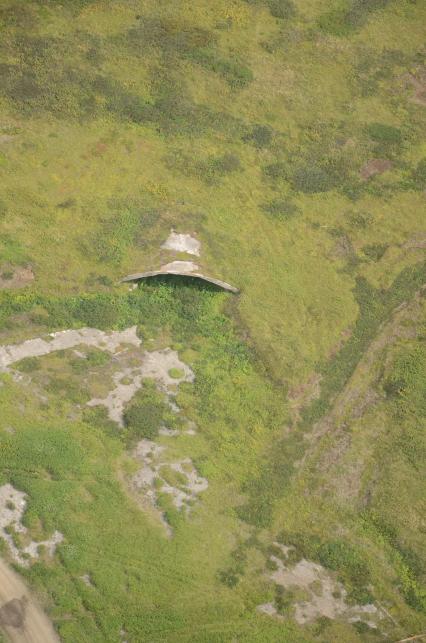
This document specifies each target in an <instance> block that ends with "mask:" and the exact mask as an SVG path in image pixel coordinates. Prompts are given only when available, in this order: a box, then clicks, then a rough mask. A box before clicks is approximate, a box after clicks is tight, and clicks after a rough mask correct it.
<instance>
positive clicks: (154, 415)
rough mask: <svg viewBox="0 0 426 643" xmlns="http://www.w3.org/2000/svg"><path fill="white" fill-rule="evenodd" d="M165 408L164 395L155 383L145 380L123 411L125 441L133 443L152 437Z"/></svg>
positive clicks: (155, 432) (159, 424)
mask: <svg viewBox="0 0 426 643" xmlns="http://www.w3.org/2000/svg"><path fill="white" fill-rule="evenodd" d="M167 410H168V409H167V405H166V402H165V400H164V397H163V396H162V395H161V394H160V393H159V392H158V391H157V389H156V388H155V385H154V384H151V383H148V382H145V384H144V386H143V387H142V389H141V390H140V391H138V393H137V394H136V395H135V396H134V398H133V400H132V401H131V403H130V405H129V406H128V407H127V408H126V410H125V411H124V415H123V419H124V425H125V439H126V441H127V442H129V443H134V442H137V441H138V440H140V439H141V438H147V439H149V440H152V439H154V438H155V437H156V436H157V435H158V431H159V429H160V428H161V425H162V424H163V423H164V421H165V419H166V417H167Z"/></svg>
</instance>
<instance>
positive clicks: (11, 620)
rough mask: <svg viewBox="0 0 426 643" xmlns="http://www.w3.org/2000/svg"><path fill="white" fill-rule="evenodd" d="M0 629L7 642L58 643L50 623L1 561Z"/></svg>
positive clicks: (22, 584)
mask: <svg viewBox="0 0 426 643" xmlns="http://www.w3.org/2000/svg"><path fill="white" fill-rule="evenodd" d="M0 628H1V629H2V630H3V631H4V633H5V634H6V636H7V637H8V639H9V640H10V641H11V643H59V637H58V635H57V634H56V632H55V630H54V629H53V626H52V624H51V623H50V621H49V619H48V618H47V616H46V615H45V614H44V612H43V611H42V609H41V608H40V606H39V605H38V604H37V602H36V601H35V600H34V598H33V597H32V596H31V595H30V594H29V592H28V590H27V588H26V587H25V585H24V583H23V581H22V580H21V579H20V578H19V576H18V575H17V574H15V573H14V572H13V571H12V570H11V569H9V568H8V566H7V565H6V564H5V563H4V562H3V561H2V560H0Z"/></svg>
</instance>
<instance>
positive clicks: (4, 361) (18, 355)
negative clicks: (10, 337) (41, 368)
mask: <svg viewBox="0 0 426 643" xmlns="http://www.w3.org/2000/svg"><path fill="white" fill-rule="evenodd" d="M47 337H48V338H47V339H42V338H41V337H36V338H35V339H27V340H26V341H24V342H21V343H20V344H10V345H9V346H0V372H1V371H5V370H7V367H8V366H10V364H13V363H14V362H19V361H20V360H21V359H24V358H26V357H41V356H42V355H48V354H49V353H52V352H54V351H59V350H66V349H67V348H74V347H75V346H79V345H80V344H84V345H85V346H92V347H93V348H99V349H100V350H104V351H108V352H109V353H115V352H116V350H117V348H118V347H119V346H120V345H121V344H131V345H133V346H140V344H141V340H140V339H139V337H138V336H137V334H136V326H132V327H130V328H127V329H126V330H122V331H111V332H110V333H105V332H104V331H102V330H98V329H97V328H80V329H79V330H61V331H59V332H57V333H50V334H49V335H48V336H47Z"/></svg>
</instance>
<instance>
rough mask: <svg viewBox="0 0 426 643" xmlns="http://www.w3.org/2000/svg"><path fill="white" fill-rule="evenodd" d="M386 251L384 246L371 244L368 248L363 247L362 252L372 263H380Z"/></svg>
mask: <svg viewBox="0 0 426 643" xmlns="http://www.w3.org/2000/svg"><path fill="white" fill-rule="evenodd" d="M387 249H388V246H387V245H386V244H381V243H373V244H371V245H369V246H364V247H363V248H362V251H363V253H364V254H365V255H366V256H367V257H368V258H369V259H371V260H372V261H380V259H381V258H382V257H383V255H384V254H385V252H386V250H387Z"/></svg>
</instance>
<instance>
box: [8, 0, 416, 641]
mask: <svg viewBox="0 0 426 643" xmlns="http://www.w3.org/2000/svg"><path fill="white" fill-rule="evenodd" d="M425 21H426V7H425V5H424V3H422V2H420V1H418V2H416V1H412V0H398V1H397V0H373V1H371V2H363V1H362V0H333V2H329V1H328V2H325V0H304V1H303V0H265V1H264V2H263V1H262V0H235V1H233V2H229V0H215V1H214V2H212V1H207V0H197V1H196V2H195V3H194V2H192V3H189V2H186V1H185V0H176V1H175V2H173V3H169V2H163V1H162V2H151V1H150V0H109V1H106V0H105V1H102V0H97V1H91V0H69V1H68V2H62V3H59V2H56V0H32V1H30V0H25V1H23V0H20V1H17V0H1V1H0V36H1V37H0V182H1V183H0V185H1V190H0V226H1V235H0V344H1V345H7V344H11V343H18V342H20V341H22V340H24V339H28V338H31V337H39V336H42V335H44V334H46V333H47V332H50V331H56V330H63V329H67V328H80V327H82V326H90V327H94V328H99V329H104V330H106V331H110V330H113V329H123V328H127V327H129V326H133V325H137V327H138V335H139V337H141V338H142V340H143V346H144V348H145V349H149V350H152V348H153V347H156V348H157V349H163V348H165V347H168V346H171V347H172V348H175V349H176V350H177V351H178V353H179V356H180V358H181V359H182V360H183V361H184V362H185V363H187V364H189V365H190V366H191V368H192V369H193V371H194V373H195V381H194V384H193V385H190V384H184V385H181V386H180V387H179V393H178V397H177V400H178V404H179V406H180V407H181V408H182V412H183V413H184V415H185V417H187V418H188V419H189V420H191V421H193V422H195V424H196V425H197V427H198V432H197V434H196V435H195V436H193V437H189V436H188V435H184V434H183V433H181V434H179V436H178V437H176V439H175V441H174V442H173V445H172V446H170V440H169V439H168V438H166V437H164V436H163V437H161V436H160V437H159V438H158V441H159V444H162V445H165V444H167V445H169V446H168V447H167V448H169V449H170V452H171V453H173V456H174V457H177V458H184V457H187V456H188V455H190V457H191V459H192V461H193V462H194V464H195V465H196V467H197V469H198V471H199V472H200V474H201V475H202V476H204V477H205V478H206V479H207V480H208V481H209V488H208V490H207V491H206V492H205V493H203V494H202V496H201V500H200V501H197V503H196V504H195V505H194V507H193V509H192V512H191V514H190V515H189V516H188V517H186V518H185V517H184V516H183V514H182V513H179V512H177V511H176V510H175V509H173V507H170V506H169V505H168V504H167V499H166V498H162V502H163V503H164V506H163V507H162V508H163V509H164V510H165V512H166V515H167V517H168V520H169V522H170V524H171V526H172V527H173V530H174V536H173V538H172V539H170V540H169V539H167V538H166V536H165V533H164V529H163V528H162V526H161V524H160V523H159V521H158V516H157V517H156V515H155V513H154V512H152V511H151V510H150V509H149V508H147V507H146V506H144V507H142V509H141V507H140V506H138V503H137V502H136V501H135V498H134V497H133V496H132V494H130V493H129V491H128V489H127V487H126V484H125V482H123V481H125V479H126V476H128V475H130V473H131V472H133V470H134V468H135V466H136V465H135V462H134V460H133V459H132V457H131V455H130V454H131V449H132V448H133V446H134V440H133V441H132V439H131V435H130V434H131V431H130V432H125V431H122V430H121V431H120V429H118V427H117V426H116V425H114V424H113V423H112V422H111V421H110V420H108V418H107V416H106V414H105V413H103V412H98V411H99V408H97V407H95V408H94V409H91V408H87V407H86V403H87V401H88V400H89V399H90V396H91V395H96V396H99V395H100V394H101V393H102V395H103V394H104V389H105V386H106V384H105V383H106V382H109V383H110V382H111V378H112V376H113V373H114V368H115V367H116V365H115V363H114V360H113V359H110V358H109V357H108V360H107V359H104V358H103V357H101V358H99V357H96V356H95V357H91V358H90V359H91V360H92V361H90V359H89V361H88V362H87V369H86V371H84V369H83V368H82V367H81V365H79V364H78V363H77V364H76V357H75V355H74V354H73V353H72V351H71V350H68V351H64V352H60V353H57V354H54V355H53V354H51V355H48V356H45V357H40V358H34V359H33V358H30V359H33V361H32V362H31V361H30V362H23V363H22V364H17V365H15V366H14V369H15V368H16V371H17V372H18V373H20V374H21V377H19V376H16V373H15V374H14V372H12V373H10V372H9V373H4V374H1V375H0V377H1V383H2V385H1V387H0V397H1V402H0V404H1V409H2V412H1V414H0V482H1V484H3V483H6V482H10V483H11V484H13V485H14V486H15V487H16V488H18V489H20V490H22V491H25V492H26V493H27V494H28V497H29V501H28V511H27V513H26V514H25V524H26V525H27V526H28V528H29V529H30V533H31V534H32V535H33V536H34V537H36V536H37V538H39V537H40V538H41V536H42V535H43V534H47V533H51V532H52V531H53V530H54V529H59V530H60V531H61V532H62V533H63V534H64V537H65V539H64V543H63V544H61V545H60V546H59V547H58V549H57V552H56V554H55V556H54V558H53V559H52V560H51V559H49V558H48V557H47V556H44V557H42V559H41V560H40V561H39V562H36V563H35V564H34V565H32V566H31V567H30V568H29V569H27V570H24V571H23V573H25V574H26V576H27V577H28V582H29V583H30V584H31V585H32V587H33V588H34V589H35V590H36V591H37V592H38V594H39V596H40V598H41V600H42V601H43V602H44V605H45V607H46V610H47V611H48V613H49V615H50V616H51V618H52V620H53V622H54V624H55V626H56V628H57V629H58V631H59V633H60V635H61V637H62V639H63V640H64V641H66V642H72V643H75V642H77V641H78V642H79V641H90V642H94V641H120V640H128V641H135V642H136V641H170V642H174V641H206V642H207V641H209V642H210V641H218V642H219V641H220V642H222V641H253V642H254V641H257V642H262V643H263V642H264V641H265V642H266V641H271V642H272V641H274V642H275V641H278V640H279V641H288V642H289V643H290V642H291V643H293V642H294V641H300V642H302V641H320V642H323V643H325V642H329V641H333V642H336V643H337V642H338V641H339V642H340V641H348V642H352V641H354V642H355V641H375V640H380V638H382V639H386V638H388V639H390V640H396V639H398V638H403V636H404V635H407V636H408V635H409V634H410V633H411V634H414V633H416V632H420V631H421V630H422V628H423V629H424V628H425V626H426V603H425V601H426V598H425V596H426V593H425V592H426V590H425V584H424V583H425V578H426V569H425V560H424V533H425V523H424V515H425V507H424V495H425V494H424V492H425V489H424V483H423V480H422V475H421V472H422V470H423V469H424V461H425V443H424V435H423V434H424V417H425V408H424V398H423V395H424V387H425V383H426V373H425V353H424V344H423V343H422V340H424V319H425V315H424V306H423V304H422V297H421V294H422V293H423V292H424V291H423V290H422V286H423V285H424V277H425V264H424V248H425V235H426V232H425V230H424V217H423V216H422V211H424V195H425V190H426V146H425V139H424V130H425V118H424V113H425V112H424V110H425V106H426V99H425V88H426V85H425V75H424V74H425V71H424V69H425V68H424V53H425V52H424V44H423V43H424V24H425ZM171 228H174V229H175V230H176V231H178V232H190V233H193V234H196V236H197V238H198V239H199V240H200V241H201V243H202V246H201V247H202V252H201V258H200V261H199V263H200V265H201V266H202V268H203V269H204V270H205V271H206V272H207V273H209V274H212V275H214V276H216V277H218V278H222V279H225V280H226V281H229V282H230V283H232V284H236V285H237V286H238V287H239V288H241V294H240V295H239V296H238V297H232V296H229V295H225V294H223V293H220V292H217V291H216V290H213V289H211V288H209V287H202V286H197V285H194V284H191V283H181V282H160V283H150V284H145V285H143V286H141V287H139V288H138V289H137V290H134V291H130V292H129V290H128V288H127V286H126V287H125V286H123V285H119V284H118V281H119V279H120V277H122V276H124V275H125V274H128V273H131V272H137V271H140V270H144V269H150V268H155V267H157V266H159V265H160V264H161V263H164V262H165V261H166V260H169V255H168V254H167V252H166V251H164V250H161V249H160V246H161V244H162V242H163V241H164V240H165V239H166V237H167V236H168V234H169V232H170V229H171ZM182 258H183V257H182ZM163 260H164V261H163ZM422 324H423V326H422ZM150 340H151V342H150ZM101 355H104V354H103V353H102V354H101ZM77 361H78V360H77ZM100 392H101V393H100ZM105 394H106V393H105ZM139 403H140V405H141V406H142V409H143V410H142V412H141V413H142V414H143V413H144V412H146V414H148V413H149V412H151V411H152V408H153V407H152V404H153V402H152V399H151V398H150V397H149V396H148V397H146V398H141V400H140V401H139ZM144 405H145V406H144ZM149 405H151V406H149ZM156 409H157V410H156V411H155V412H156V413H157V411H158V413H160V411H159V410H158V409H159V407H158V408H157V407H156ZM152 412H153V411H152ZM153 413H154V412H153ZM153 417H154V416H153ZM168 419H169V420H170V418H168ZM170 422H173V420H170ZM176 422H177V420H176ZM177 428H178V429H181V427H180V426H178V425H177ZM152 431H153V429H152ZM129 436H130V437H129ZM168 440H169V441H168ZM163 495H164V494H163ZM40 538H39V539H40ZM0 542H3V541H0ZM273 542H278V543H281V544H282V545H286V546H291V547H294V549H293V550H292V551H293V554H292V556H293V559H294V560H293V562H297V561H298V560H300V559H301V558H304V559H306V560H309V561H313V562H315V563H318V564H321V565H322V566H323V567H324V568H325V569H326V570H328V573H330V574H331V575H332V576H333V578H336V579H338V582H339V583H341V584H342V586H343V587H344V588H345V590H346V592H347V593H348V600H349V602H351V601H352V603H351V604H353V605H355V604H361V605H363V604H364V605H365V604H369V603H374V604H375V605H378V606H379V607H380V609H382V610H383V615H384V617H383V619H382V621H381V622H380V626H379V627H378V628H377V629H374V628H373V627H370V626H369V625H368V624H366V623H365V622H364V621H356V622H352V623H351V622H350V621H349V620H348V619H347V618H335V619H330V618H327V617H321V618H317V619H315V620H314V621H313V622H311V623H308V624H305V625H302V624H300V623H297V621H296V620H295V618H294V607H295V605H296V603H297V601H300V600H306V596H304V595H303V592H302V593H300V592H299V593H300V595H298V594H297V593H296V594H294V595H293V594H292V593H291V592H284V598H283V596H281V594H280V591H281V590H280V588H279V587H280V586H279V585H277V584H275V585H274V583H273V582H271V579H270V573H271V567H272V565H271V558H270V556H271V552H272V553H273V551H275V554H276V553H277V551H276V548H277V545H275V546H274V545H273ZM274 547H275V550H274V549H273V548H274ZM3 552H4V555H5V556H6V557H7V556H8V551H7V547H6V545H4V548H3ZM21 571H22V570H21ZM84 574H90V578H91V579H92V585H91V586H88V585H87V584H85V583H84V582H83V581H82V580H81V577H82V576H83V575H84ZM269 601H270V602H272V603H273V604H274V605H275V606H276V607H277V606H278V607H277V609H278V614H276V615H275V617H271V616H267V615H265V614H262V613H261V612H259V610H258V609H257V607H258V606H259V605H261V604H264V603H266V602H269ZM280 617H281V618H280ZM121 630H123V632H124V634H120V631H121Z"/></svg>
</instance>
